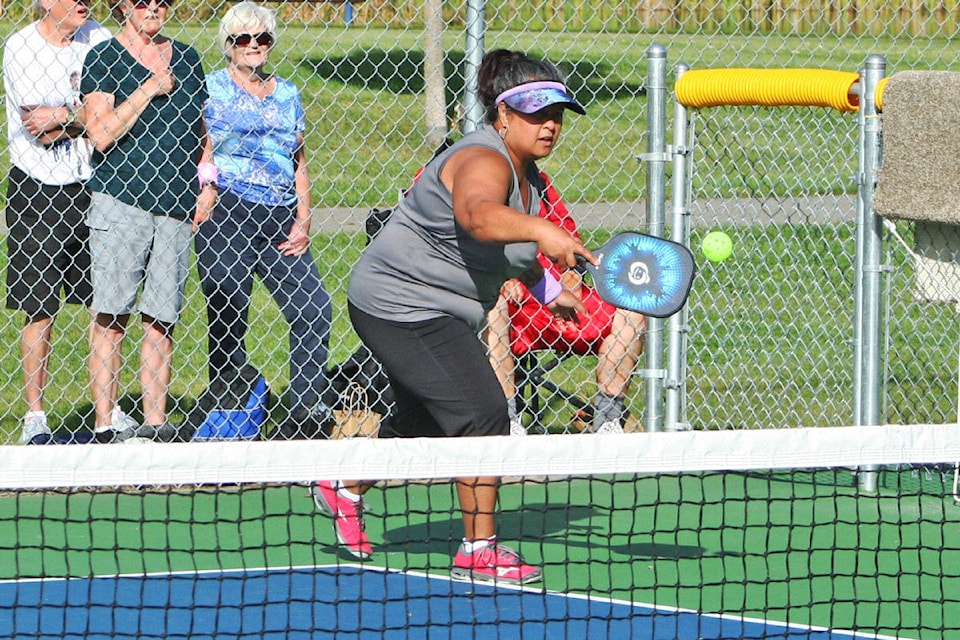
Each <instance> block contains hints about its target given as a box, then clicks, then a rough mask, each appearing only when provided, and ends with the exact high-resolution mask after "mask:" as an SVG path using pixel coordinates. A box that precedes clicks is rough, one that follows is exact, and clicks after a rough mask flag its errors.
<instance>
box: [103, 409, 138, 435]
mask: <svg viewBox="0 0 960 640" xmlns="http://www.w3.org/2000/svg"><path fill="white" fill-rule="evenodd" d="M139 426H140V425H139V424H137V421H136V420H134V419H133V418H131V417H130V416H128V415H127V414H125V413H124V412H123V410H122V409H121V408H120V405H117V406H115V407H114V408H113V411H111V412H110V428H111V429H113V430H114V431H119V432H121V433H122V432H123V431H126V430H127V429H134V428H136V427H139Z"/></svg>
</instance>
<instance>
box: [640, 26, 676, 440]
mask: <svg viewBox="0 0 960 640" xmlns="http://www.w3.org/2000/svg"><path fill="white" fill-rule="evenodd" d="M666 76H667V50H666V48H665V47H664V46H663V45H659V44H653V45H651V46H650V47H649V48H648V49H647V86H646V90H647V153H646V154H643V155H641V156H640V159H643V160H646V161H647V233H649V234H650V235H653V236H658V237H663V232H664V231H663V227H664V209H665V202H664V200H665V197H664V193H665V190H666V189H665V182H666V162H667V160H668V159H669V156H668V155H667V143H666V138H667V135H666V95H667V86H666ZM646 355H647V367H646V370H645V372H644V375H645V376H646V377H647V380H646V391H647V398H646V402H645V403H644V407H643V411H644V419H643V422H644V429H645V430H646V431H647V432H648V433H649V432H654V431H661V430H662V429H663V376H664V370H663V320H660V319H657V318H647V345H646Z"/></svg>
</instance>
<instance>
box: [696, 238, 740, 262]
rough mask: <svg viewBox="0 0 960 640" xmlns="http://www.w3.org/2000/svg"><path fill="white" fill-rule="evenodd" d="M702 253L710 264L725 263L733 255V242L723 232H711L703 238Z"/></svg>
mask: <svg viewBox="0 0 960 640" xmlns="http://www.w3.org/2000/svg"><path fill="white" fill-rule="evenodd" d="M700 251H702V252H703V257H704V258H706V259H707V260H709V261H710V262H723V261H724V260H726V259H727V258H729V257H730V254H731V253H733V240H731V239H730V236H728V235H727V234H726V233H724V232H723V231H711V232H710V233H708V234H707V235H705V236H704V237H703V242H702V243H701V245H700Z"/></svg>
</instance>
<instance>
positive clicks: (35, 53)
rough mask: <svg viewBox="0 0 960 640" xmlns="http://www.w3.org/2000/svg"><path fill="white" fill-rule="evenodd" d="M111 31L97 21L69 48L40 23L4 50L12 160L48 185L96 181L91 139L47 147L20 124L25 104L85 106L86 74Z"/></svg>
mask: <svg viewBox="0 0 960 640" xmlns="http://www.w3.org/2000/svg"><path fill="white" fill-rule="evenodd" d="M110 37H111V35H110V31H108V30H107V29H106V28H105V27H102V26H100V25H99V24H97V23H96V22H93V21H92V20H88V21H87V23H86V24H85V25H83V26H82V27H81V28H80V29H78V30H77V32H76V34H74V38H73V42H72V43H71V44H70V45H68V46H66V47H58V46H54V45H52V44H50V43H49V42H47V40H46V39H45V38H44V37H43V36H41V35H40V32H39V31H38V30H37V23H36V22H34V23H33V24H30V25H28V26H26V27H24V28H23V29H21V30H20V31H18V32H16V33H14V34H13V35H11V36H10V37H9V38H8V39H7V42H6V44H5V46H4V50H3V86H4V90H5V92H6V96H7V139H8V141H9V149H10V161H11V162H12V163H13V164H14V165H16V166H17V167H19V168H20V169H22V170H23V171H24V173H26V174H27V175H29V176H30V177H32V178H34V179H35V180H39V181H40V182H43V183H45V184H71V183H74V182H81V181H84V180H86V179H87V178H89V177H90V153H91V151H92V147H91V145H90V142H89V141H88V140H87V139H86V138H80V139H63V140H58V141H57V142H55V143H54V144H52V145H49V146H44V145H42V144H40V143H39V142H38V141H37V139H36V138H34V137H33V136H31V135H30V134H29V133H28V132H27V130H26V129H25V128H24V127H23V124H22V123H21V121H20V106H21V105H45V106H49V107H59V106H61V105H65V104H66V105H70V106H71V108H77V107H79V106H80V72H81V71H82V69H83V59H84V57H85V56H86V55H87V51H89V50H90V48H91V47H92V46H93V45H95V44H97V43H98V42H102V41H104V40H109V39H110Z"/></svg>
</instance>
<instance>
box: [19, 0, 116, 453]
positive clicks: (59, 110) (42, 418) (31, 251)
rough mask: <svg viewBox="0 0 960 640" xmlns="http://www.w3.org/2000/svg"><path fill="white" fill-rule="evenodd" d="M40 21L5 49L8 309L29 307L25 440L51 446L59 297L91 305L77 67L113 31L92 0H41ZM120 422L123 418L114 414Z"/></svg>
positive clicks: (86, 150)
mask: <svg viewBox="0 0 960 640" xmlns="http://www.w3.org/2000/svg"><path fill="white" fill-rule="evenodd" d="M35 5H36V9H37V11H38V13H39V14H40V18H39V19H38V20H37V21H36V22H33V23H31V24H29V25H27V26H26V27H24V28H23V29H21V30H20V31H17V32H16V33H14V34H13V35H11V36H10V37H9V38H8V39H7V41H6V43H5V45H4V51H3V86H4V93H5V95H6V109H7V141H8V151H9V154H10V163H11V167H10V174H9V178H8V185H7V209H6V223H7V229H8V231H9V235H8V236H7V253H8V257H9V263H8V266H7V308H8V309H14V310H17V311H23V312H24V313H25V314H26V321H25V323H24V326H23V329H22V330H21V334H20V354H21V367H22V369H23V380H24V400H25V401H26V404H27V413H26V415H25V416H24V418H23V423H22V424H21V429H20V441H21V442H24V443H34V444H41V443H45V442H49V441H50V438H51V434H50V427H49V424H48V421H47V414H46V411H45V407H44V392H45V390H46V387H47V383H48V381H49V371H48V363H49V360H50V354H51V352H52V334H53V324H54V318H55V317H56V315H57V312H58V311H59V310H60V305H61V295H62V297H63V300H64V301H65V302H67V303H70V304H82V305H84V306H89V304H90V300H91V285H90V250H89V247H88V244H87V236H88V234H87V227H86V226H85V224H84V221H83V219H84V215H85V214H86V211H87V208H88V207H89V205H90V190H89V189H88V188H87V187H86V186H85V184H84V182H85V181H86V180H87V179H88V178H89V177H90V152H91V147H90V143H89V141H88V140H87V139H86V138H85V137H84V136H83V129H82V127H80V126H78V125H77V123H76V121H75V120H76V115H77V111H78V110H79V108H80V105H81V102H80V86H79V85H80V73H81V70H82V69H83V59H84V56H86V54H87V52H88V51H89V50H90V48H91V47H92V46H93V45H95V44H97V43H99V42H102V41H105V40H108V39H109V38H110V32H109V31H108V30H107V29H106V28H104V27H102V26H101V25H99V24H97V23H96V22H94V21H92V20H90V19H89V17H90V7H89V3H88V1H87V0H37V1H36V2H35ZM115 417H116V419H117V420H119V421H122V420H124V419H125V416H122V415H120V414H119V413H118V414H117V415H116V416H115Z"/></svg>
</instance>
